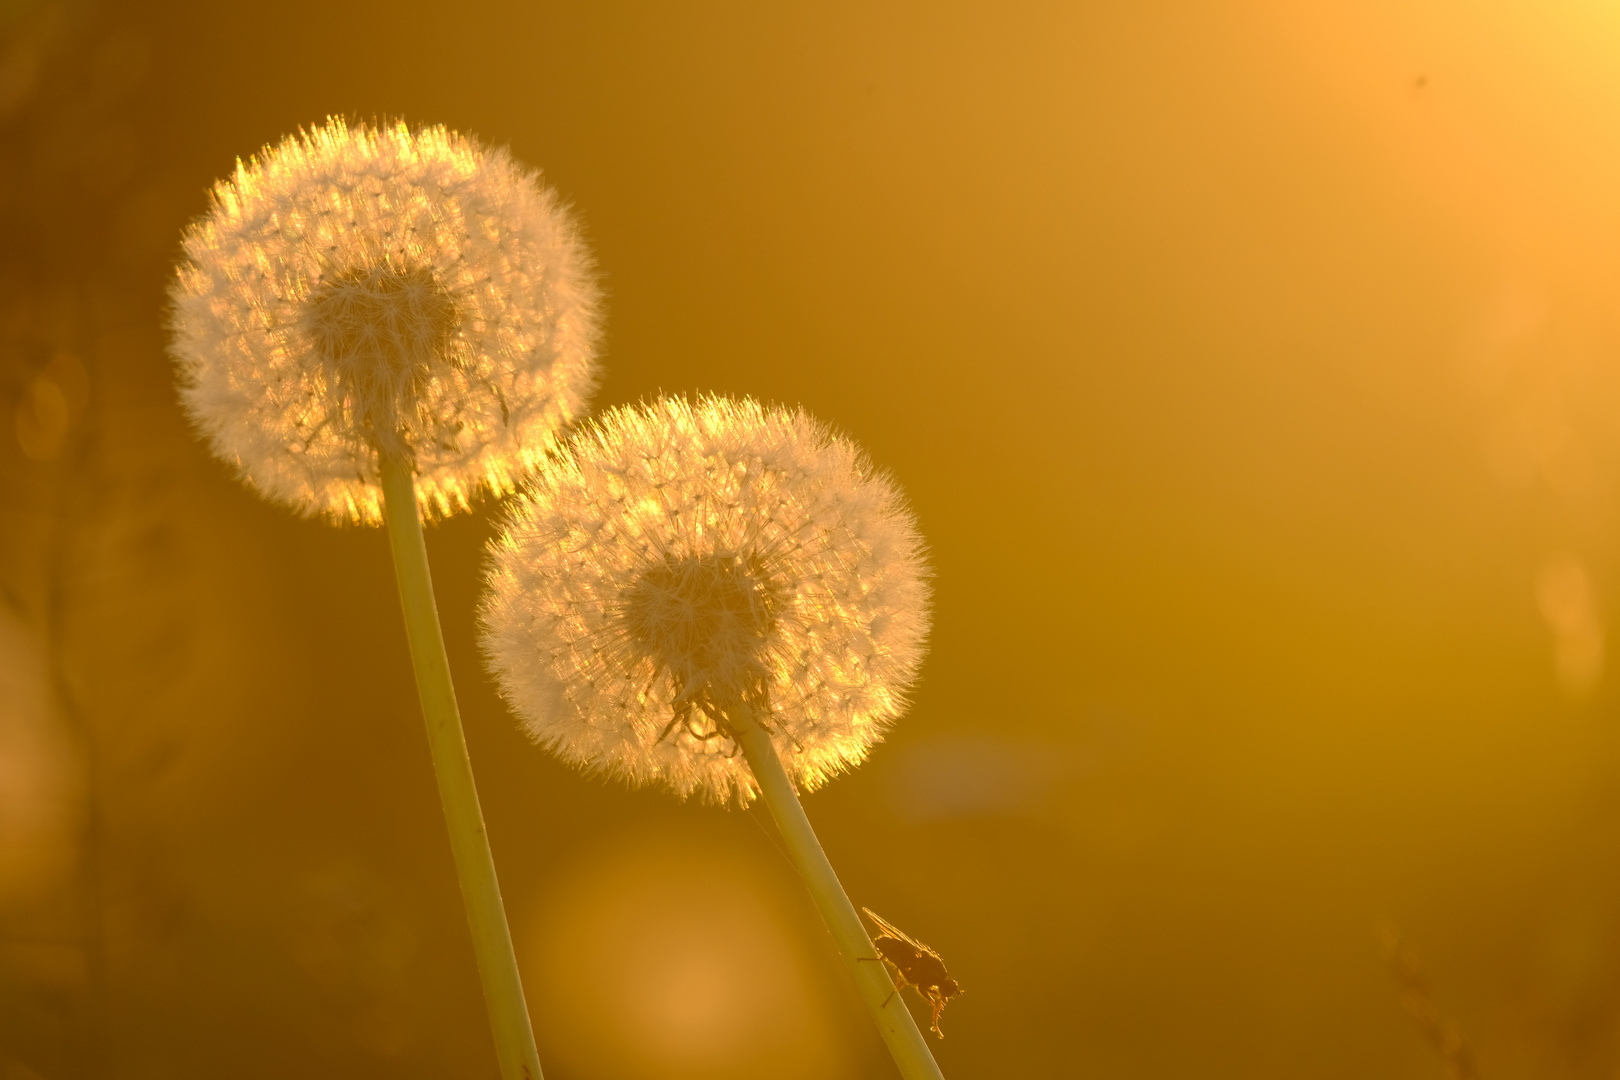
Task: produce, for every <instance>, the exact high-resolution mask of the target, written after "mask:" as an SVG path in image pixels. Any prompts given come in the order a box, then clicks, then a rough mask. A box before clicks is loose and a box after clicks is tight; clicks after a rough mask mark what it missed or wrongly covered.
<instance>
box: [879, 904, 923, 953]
mask: <svg viewBox="0 0 1620 1080" xmlns="http://www.w3.org/2000/svg"><path fill="white" fill-rule="evenodd" d="M861 910H862V911H864V912H866V917H867V918H868V919H871V920H872V922H873V923H874V924H876V926H877V928H878V931H879V936H880V937H892V938H894V939H895V940H896V941H903V942H905V943H906V944H907V945H910V946H911V947H912V948H914V949H916V950H917V951H918V952H921V953H927V954H928V955H929V956H934V957H937V956H938V955H939V953H937V952H935V951H934V950H933V949H930V948H929V947H928V946H926V945H924V944H923V943H922V942H920V941H918V940H917V939H916V938H914V937H912V936H911V935H910V934H908V933H906V932H905V931H904V930H902V929H900V928H899V927H898V926H896V925H894V923H892V922H890V921H889V920H887V919H885V918H884V917H883V916H881V915H879V914H878V913H877V912H875V911H873V910H872V909H871V908H869V907H863V908H861Z"/></svg>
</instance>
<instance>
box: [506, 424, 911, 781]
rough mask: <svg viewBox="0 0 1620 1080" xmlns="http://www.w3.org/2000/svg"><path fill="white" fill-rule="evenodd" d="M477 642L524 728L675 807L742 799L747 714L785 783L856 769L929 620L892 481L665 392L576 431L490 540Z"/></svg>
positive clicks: (779, 429) (900, 705) (796, 427)
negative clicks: (736, 735)
mask: <svg viewBox="0 0 1620 1080" xmlns="http://www.w3.org/2000/svg"><path fill="white" fill-rule="evenodd" d="M489 580H490V590H489V592H488V594H487V595H486V598H485V601H484V606H483V610H482V612H481V617H482V625H483V646H484V652H485V656H486V658H487V660H488V663H489V666H490V669H491V670H492V672H494V674H495V677H496V679H497V681H498V682H499V684H500V687H501V690H502V693H503V694H504V696H505V697H506V699H507V700H508V702H509V703H510V704H511V705H512V707H513V709H514V710H515V711H516V712H517V714H518V716H519V717H520V719H521V720H522V722H523V725H524V728H525V729H526V730H527V731H528V733H529V735H530V736H531V737H532V738H533V739H534V740H535V741H536V742H539V743H541V744H542V745H544V746H546V747H548V748H550V749H551V750H552V751H553V752H555V753H556V754H558V755H559V756H560V757H562V758H563V759H564V760H567V761H569V762H572V763H574V764H576V765H579V766H581V767H584V768H586V769H588V770H592V771H597V772H602V773H606V774H609V775H614V776H618V777H622V778H624V779H626V780H628V781H630V782H631V783H662V784H664V785H666V786H668V787H669V788H671V789H672V790H673V791H675V792H676V793H677V794H679V795H681V796H682V797H686V796H688V795H691V794H693V793H697V794H700V795H702V796H703V797H704V798H706V799H708V800H710V801H713V802H726V801H730V800H732V799H736V800H737V801H739V802H742V803H746V802H748V801H749V800H750V799H752V798H753V797H754V796H755V795H756V794H757V786H756V785H755V782H754V778H753V774H752V773H751V772H750V771H749V768H748V764H747V761H746V760H745V759H744V757H743V755H742V754H741V753H740V751H739V748H738V746H737V744H736V742H735V740H734V739H733V738H732V737H731V735H730V734H729V733H728V729H727V726H726V711H727V710H728V709H729V708H732V707H734V706H735V705H736V704H738V703H742V704H746V705H747V706H748V707H749V708H750V709H751V710H752V711H753V712H754V713H755V715H756V716H758V717H759V719H760V721H761V723H762V724H763V726H764V727H765V728H766V729H767V730H768V731H769V732H770V733H771V737H772V740H773V742H774V744H775V746H776V750H777V753H778V754H779V755H780V756H781V758H782V764H783V766H784V767H785V768H786V769H787V772H788V775H789V776H791V777H792V778H793V779H794V781H795V782H796V783H797V784H799V785H800V786H801V787H805V788H811V789H813V788H815V787H817V786H819V785H821V784H822V783H824V782H825V781H827V780H828V779H830V778H831V777H832V776H834V775H836V774H837V773H839V772H841V771H843V770H845V769H848V768H850V767H852V766H854V765H856V764H858V763H859V762H860V761H862V760H863V759H864V758H865V756H866V754H867V752H868V751H869V750H870V748H871V747H872V745H873V744H875V743H876V742H878V741H879V740H880V739H881V738H882V737H883V733H884V731H885V730H886V729H887V727H888V725H889V724H890V723H891V722H892V721H893V720H894V719H895V717H897V716H898V715H899V714H900V712H901V711H902V710H903V709H904V707H905V700H906V693H907V691H908V689H909V687H910V685H911V683H912V682H913V680H914V679H915V677H916V672H917V667H918V665H919V664H920V662H921V660H922V653H923V642H924V638H925V637H926V635H927V630H928V584H927V570H926V566H925V564H924V560H923V554H922V541H921V539H920V537H919V536H918V534H917V531H916V527H915V525H914V523H913V519H912V516H911V514H910V512H909V511H908V510H907V509H906V507H905V504H904V500H903V498H902V496H901V494H900V491H899V489H898V488H897V487H896V485H895V484H894V483H893V482H892V481H891V480H890V479H889V478H888V477H887V476H885V475H883V474H881V473H877V472H875V471H874V470H873V469H872V467H871V465H870V464H869V463H868V461H867V459H866V457H865V456H864V455H863V454H862V453H861V452H860V450H859V449H857V448H856V447H855V446H854V445H853V444H852V443H850V442H849V441H848V440H846V439H843V438H840V437H838V436H836V435H834V434H833V433H832V432H830V431H829V430H828V429H827V428H825V427H824V426H822V425H821V424H819V423H817V422H816V421H815V420H813V419H811V418H810V417H809V416H807V415H806V414H805V413H803V412H802V411H789V410H784V409H766V408H764V407H762V406H760V405H758V404H756V403H755V402H752V401H747V400H743V401H735V400H729V399H725V398H704V399H700V400H698V401H696V402H688V401H684V400H680V399H670V398H664V399H659V400H657V401H654V402H650V403H646V404H642V405H636V406H628V407H623V408H619V409H615V410H612V411H611V412H609V413H607V414H604V415H603V416H602V417H600V418H599V419H598V420H596V421H594V422H592V423H591V424H589V425H588V426H587V427H585V428H584V429H582V430H581V431H580V432H579V433H578V434H577V435H576V436H575V437H574V438H573V439H572V440H570V442H569V443H568V444H567V446H566V447H565V448H564V449H563V450H562V451H561V452H560V453H559V454H558V455H557V456H556V457H555V459H554V460H552V461H551V462H550V463H548V465H547V466H546V467H544V468H543V469H542V470H541V471H540V472H538V473H537V474H536V476H535V477H534V480H533V483H532V486H531V487H530V488H528V489H527V490H526V491H525V492H524V493H523V494H522V495H520V496H519V498H518V500H517V503H516V505H515V507H514V509H513V511H512V516H511V519H510V521H509V522H508V524H507V527H506V529H505V530H504V532H503V534H502V535H501V536H500V537H498V538H497V540H496V541H495V542H494V544H493V545H492V558H491V568H490V577H489Z"/></svg>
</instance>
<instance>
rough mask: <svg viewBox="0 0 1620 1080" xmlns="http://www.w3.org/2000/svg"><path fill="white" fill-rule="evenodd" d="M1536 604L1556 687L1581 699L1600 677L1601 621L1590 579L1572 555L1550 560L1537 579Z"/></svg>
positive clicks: (1601, 676) (1593, 687) (1588, 692)
mask: <svg viewBox="0 0 1620 1080" xmlns="http://www.w3.org/2000/svg"><path fill="white" fill-rule="evenodd" d="M1536 605H1537V607H1539V608H1540V609H1541V617H1542V618H1543V619H1545V620H1546V621H1547V627H1548V629H1550V630H1551V631H1552V635H1553V665H1554V669H1555V670H1556V672H1557V675H1558V685H1559V686H1560V687H1562V688H1563V690H1564V692H1565V693H1566V694H1568V695H1569V696H1570V697H1574V698H1581V697H1585V696H1586V695H1588V694H1590V693H1591V692H1592V691H1593V690H1595V689H1596V688H1597V685H1598V683H1599V682H1600V681H1602V678H1603V653H1604V640H1603V622H1602V620H1601V618H1600V616H1599V614H1598V607H1597V597H1596V594H1595V592H1594V590H1593V588H1592V577H1591V575H1590V574H1589V573H1588V572H1587V570H1586V566H1585V565H1584V564H1583V563H1582V562H1581V561H1580V560H1579V559H1577V558H1575V557H1573V556H1562V557H1559V558H1556V559H1552V560H1549V561H1548V562H1547V564H1546V565H1545V566H1543V567H1542V568H1541V573H1540V574H1539V575H1538V576H1537V578H1536Z"/></svg>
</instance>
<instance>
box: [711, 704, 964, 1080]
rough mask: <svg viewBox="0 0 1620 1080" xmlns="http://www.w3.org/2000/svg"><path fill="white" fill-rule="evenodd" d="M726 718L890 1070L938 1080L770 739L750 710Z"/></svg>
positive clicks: (908, 1079) (738, 709) (740, 707)
mask: <svg viewBox="0 0 1620 1080" xmlns="http://www.w3.org/2000/svg"><path fill="white" fill-rule="evenodd" d="M726 718H727V719H728V720H729V721H730V725H729V727H730V731H731V734H732V736H733V737H734V738H735V739H736V740H737V742H738V743H740V744H741V746H742V749H743V754H744V755H745V756H746V757H747V758H748V767H749V768H750V769H751V770H752V771H753V774H754V780H755V781H756V782H757V783H758V784H759V788H760V792H761V794H762V795H763V796H764V798H765V805H767V806H769V807H770V808H771V816H772V817H773V818H774V819H775V820H776V827H777V828H778V829H779V830H780V831H781V833H782V839H783V840H784V841H785V842H786V844H787V850H788V854H789V856H790V857H791V858H792V860H793V865H794V866H795V867H797V868H798V871H799V876H800V877H801V878H803V879H804V884H805V887H806V888H807V889H809V890H810V897H811V899H812V900H814V901H815V905H816V910H818V911H820V912H821V918H822V921H823V922H825V923H826V924H827V930H828V931H829V932H830V933H831V934H832V936H833V941H834V942H835V943H836V944H837V946H838V953H839V955H840V956H841V957H842V958H843V960H844V963H845V964H846V965H848V966H849V968H850V971H851V974H852V975H853V976H854V978H855V985H856V987H857V988H858V989H859V990H860V995H861V1001H862V1002H864V1003H865V1005H866V1010H867V1012H869V1013H871V1014H872V1020H873V1022H874V1023H876V1024H877V1027H878V1031H879V1033H880V1034H882V1036H883V1041H884V1042H885V1043H887V1044H888V1047H889V1053H890V1054H891V1055H892V1056H893V1057H894V1063H895V1064H896V1065H898V1066H899V1067H900V1075H901V1076H903V1077H905V1080H944V1076H943V1074H942V1073H941V1072H940V1071H939V1065H938V1064H937V1063H936V1062H935V1061H934V1055H933V1053H932V1052H930V1051H929V1049H928V1043H927V1041H926V1040H925V1039H924V1038H923V1034H922V1031H921V1029H919V1028H918V1027H917V1021H916V1020H915V1019H913V1018H912V1015H911V1010H909V1009H907V1008H906V1003H905V1002H904V1001H902V1000H901V998H900V993H899V991H897V990H896V989H895V986H894V980H893V979H891V978H890V977H889V969H888V968H887V967H885V966H884V964H883V961H882V960H881V959H879V958H878V954H877V950H876V949H874V948H873V947H872V941H871V939H870V938H868V937H867V936H866V928H865V927H864V926H862V925H861V920H860V916H858V915H856V914H855V906H854V905H853V904H851V903H850V900H849V895H848V894H847V893H845V892H844V887H843V885H841V884H839V881H838V875H837V874H836V873H835V872H834V871H833V868H832V863H831V862H829V861H828V860H827V853H826V852H825V851H823V850H822V848H821V841H819V840H817V839H816V833H815V830H814V829H812V828H811V827H810V819H809V818H808V817H806V816H805V813H804V806H803V805H802V804H801V803H800V802H799V796H798V794H797V793H796V792H795V791H794V790H793V785H792V783H791V782H789V780H788V776H787V772H786V771H785V770H784V769H783V768H782V759H781V758H780V757H779V756H778V755H777V753H776V746H775V745H774V744H773V743H772V741H771V736H770V733H769V732H767V731H766V730H765V729H764V728H763V727H761V726H760V724H759V721H758V720H757V719H756V718H755V716H754V712H753V710H752V709H751V708H750V707H749V706H748V705H747V704H745V703H744V702H742V701H740V700H733V701H731V702H728V703H727V707H726Z"/></svg>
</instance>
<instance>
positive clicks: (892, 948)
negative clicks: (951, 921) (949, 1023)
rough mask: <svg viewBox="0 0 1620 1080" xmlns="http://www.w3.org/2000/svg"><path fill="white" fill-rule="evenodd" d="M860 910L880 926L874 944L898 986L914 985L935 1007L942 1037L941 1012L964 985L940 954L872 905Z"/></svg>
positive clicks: (935, 1025) (936, 1025) (936, 1027)
mask: <svg viewBox="0 0 1620 1080" xmlns="http://www.w3.org/2000/svg"><path fill="white" fill-rule="evenodd" d="M861 910H862V911H864V912H866V917H867V918H868V919H871V920H872V925H874V926H876V927H877V928H878V935H877V937H875V938H873V939H872V947H873V948H875V949H876V950H877V954H878V955H879V956H881V957H882V958H883V960H884V962H885V963H886V964H887V965H888V966H889V968H890V969H891V970H892V971H893V972H894V980H895V982H896V983H897V984H898V987H899V989H901V990H904V989H905V988H906V987H908V986H910V987H913V988H915V989H916V991H917V993H919V994H921V995H922V996H923V998H924V1000H926V1001H927V1002H928V1004H929V1006H930V1007H931V1008H932V1009H933V1010H934V1018H933V1024H932V1025H931V1030H932V1031H933V1032H934V1034H935V1035H938V1036H939V1037H940V1038H942V1039H943V1038H944V1037H945V1033H944V1032H943V1031H941V1030H939V1015H940V1013H942V1012H944V1011H945V1004H946V1003H947V1002H948V1001H950V1000H951V998H953V997H955V996H956V995H957V994H960V993H961V992H962V987H961V986H959V985H958V984H957V982H956V980H955V979H953V978H951V976H950V973H949V972H947V971H946V970H945V961H944V960H942V959H940V955H939V953H937V952H935V951H934V950H933V949H930V948H929V947H928V946H926V945H924V944H923V943H922V942H920V941H918V940H917V939H915V938H913V937H912V936H911V935H909V934H907V933H906V932H905V931H904V930H901V929H900V928H899V927H897V926H895V925H894V924H893V923H891V922H889V921H888V920H887V919H885V918H883V916H881V915H879V914H878V913H877V912H875V911H873V910H872V909H871V908H869V907H863V908H861Z"/></svg>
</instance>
